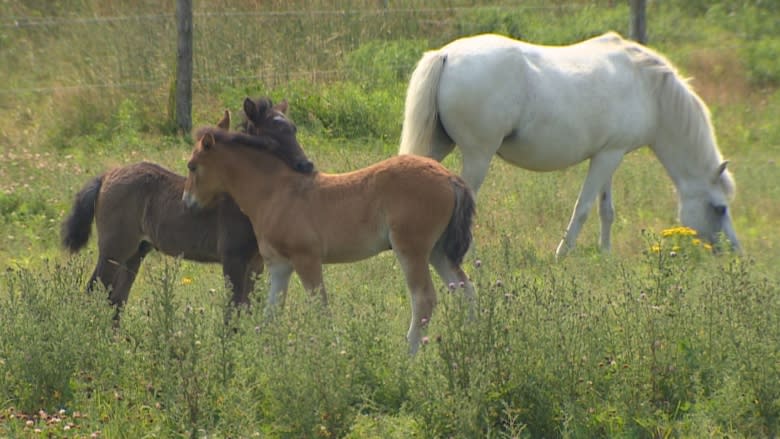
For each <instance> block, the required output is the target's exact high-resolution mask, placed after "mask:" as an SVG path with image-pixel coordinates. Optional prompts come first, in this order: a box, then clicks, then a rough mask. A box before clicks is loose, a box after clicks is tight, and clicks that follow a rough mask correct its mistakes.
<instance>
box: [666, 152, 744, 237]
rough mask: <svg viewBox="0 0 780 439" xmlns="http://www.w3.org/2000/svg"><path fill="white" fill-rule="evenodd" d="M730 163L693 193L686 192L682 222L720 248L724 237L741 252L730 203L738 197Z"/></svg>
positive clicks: (681, 202)
mask: <svg viewBox="0 0 780 439" xmlns="http://www.w3.org/2000/svg"><path fill="white" fill-rule="evenodd" d="M727 164H728V162H726V161H724V162H722V163H721V164H720V165H719V166H718V167H717V169H715V170H713V173H712V175H711V177H710V178H708V179H705V180H704V183H700V184H699V185H697V187H696V188H695V189H693V190H686V191H684V192H683V193H681V197H680V222H681V223H683V225H685V226H687V227H690V228H692V229H694V230H696V232H698V234H699V236H700V237H701V238H702V239H705V240H707V241H709V242H710V243H712V244H713V245H716V244H717V243H718V236H719V235H720V233H723V234H724V235H725V236H726V239H727V240H728V241H729V243H730V244H731V248H732V249H733V250H739V248H740V247H739V241H738V240H737V234H736V232H735V231H734V224H733V222H732V218H731V212H730V211H729V201H730V199H731V197H732V196H733V194H734V191H735V187H734V180H733V179H732V178H731V174H730V173H729V172H728V171H727V170H726V165H727Z"/></svg>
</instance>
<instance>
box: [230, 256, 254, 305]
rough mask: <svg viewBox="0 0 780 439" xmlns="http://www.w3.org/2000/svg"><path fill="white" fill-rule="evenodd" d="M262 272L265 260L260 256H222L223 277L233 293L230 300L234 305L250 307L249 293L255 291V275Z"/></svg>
mask: <svg viewBox="0 0 780 439" xmlns="http://www.w3.org/2000/svg"><path fill="white" fill-rule="evenodd" d="M258 259H259V264H258V262H257V260H258ZM258 265H259V267H258ZM258 270H259V271H258ZM262 271H263V259H262V258H261V257H260V255H258V254H244V253H238V254H223V255H222V275H223V276H224V277H225V282H226V283H229V284H230V290H231V291H232V292H233V297H232V298H231V299H230V301H231V303H232V304H233V305H249V292H250V291H252V289H254V273H255V272H259V273H262Z"/></svg>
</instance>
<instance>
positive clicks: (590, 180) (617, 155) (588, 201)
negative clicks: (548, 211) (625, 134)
mask: <svg viewBox="0 0 780 439" xmlns="http://www.w3.org/2000/svg"><path fill="white" fill-rule="evenodd" d="M622 160H623V152H622V151H607V152H603V153H600V154H597V155H595V156H593V157H591V159H590V167H589V168H588V176H587V177H585V182H584V183H583V184H582V190H580V196H579V197H578V198H577V203H576V204H575V205H574V212H573V213H572V216H571V220H570V221H569V225H568V226H567V227H566V234H565V235H564V237H563V239H562V240H561V242H560V244H558V249H557V250H556V252H555V257H556V259H558V260H561V259H563V257H564V256H566V254H567V253H568V252H569V251H570V250H571V249H573V248H574V245H575V242H576V240H577V235H579V234H580V230H581V229H582V225H583V224H584V223H585V220H586V219H587V218H588V212H590V209H591V207H593V202H594V201H596V196H597V195H598V194H599V193H600V192H601V191H602V190H603V188H605V187H606V184H607V183H608V182H609V181H610V180H611V179H612V174H614V173H615V169H617V167H618V165H619V164H620V162H621V161H622Z"/></svg>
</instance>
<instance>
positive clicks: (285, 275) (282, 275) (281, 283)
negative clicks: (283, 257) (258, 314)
mask: <svg viewBox="0 0 780 439" xmlns="http://www.w3.org/2000/svg"><path fill="white" fill-rule="evenodd" d="M292 272H293V266H292V264H289V263H287V262H274V263H269V264H268V275H269V277H270V278H271V287H270V288H269V289H268V303H267V304H266V316H269V315H270V314H272V313H273V311H275V310H276V308H277V306H279V305H280V303H279V302H280V300H279V295H280V293H281V295H282V299H281V302H282V303H281V305H284V296H285V295H287V287H288V286H289V285H290V276H292Z"/></svg>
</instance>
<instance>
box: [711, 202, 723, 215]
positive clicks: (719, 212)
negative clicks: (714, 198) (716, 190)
mask: <svg viewBox="0 0 780 439" xmlns="http://www.w3.org/2000/svg"><path fill="white" fill-rule="evenodd" d="M712 208H713V209H715V214H717V215H718V216H723V215H725V214H726V206H724V205H723V204H719V205H716V206H712Z"/></svg>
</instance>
